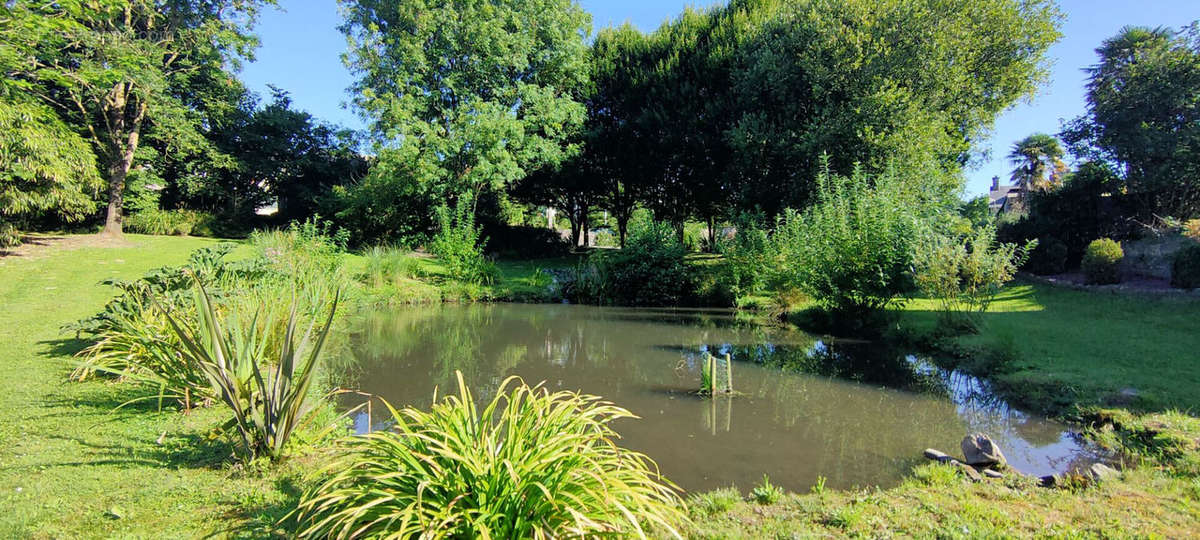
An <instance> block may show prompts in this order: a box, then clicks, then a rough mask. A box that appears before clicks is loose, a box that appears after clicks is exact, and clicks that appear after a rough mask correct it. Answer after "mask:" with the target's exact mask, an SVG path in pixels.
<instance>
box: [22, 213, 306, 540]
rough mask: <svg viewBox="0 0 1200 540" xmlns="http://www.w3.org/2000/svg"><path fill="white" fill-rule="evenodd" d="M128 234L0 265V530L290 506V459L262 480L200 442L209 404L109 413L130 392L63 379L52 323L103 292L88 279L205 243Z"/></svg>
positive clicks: (186, 518)
mask: <svg viewBox="0 0 1200 540" xmlns="http://www.w3.org/2000/svg"><path fill="white" fill-rule="evenodd" d="M129 242H130V244H131V246H130V247H127V248H102V247H82V248H79V249H69V250H68V249H61V248H56V247H53V246H51V247H47V248H44V249H42V250H39V251H36V252H34V253H32V254H30V255H27V256H23V257H6V258H5V259H4V264H3V266H0V304H3V305H4V309H3V311H2V312H0V343H3V344H4V347H3V348H0V377H3V380H5V381H6V385H5V391H4V392H0V508H3V509H4V511H2V512H0V537H4V538H91V537H113V536H117V537H131V538H133V537H142V538H151V537H155V538H164V537H194V536H198V535H203V534H206V533H209V532H216V531H220V530H221V529H223V528H227V527H230V526H235V525H244V524H246V523H248V522H254V521H256V520H260V521H264V522H270V521H271V519H267V518H269V516H271V515H275V514H278V513H279V509H278V508H277V506H279V505H281V504H283V505H286V504H287V503H286V502H285V501H288V500H290V499H289V497H290V495H288V493H287V490H286V489H283V488H286V486H287V485H288V482H289V481H290V480H288V479H289V478H290V477H292V476H294V474H295V469H293V468H292V466H287V467H284V468H281V469H279V470H276V471H272V472H271V473H269V474H262V473H257V472H252V471H251V472H248V471H242V470H237V469H234V468H231V467H230V466H228V465H226V464H227V463H228V462H229V460H228V459H227V458H228V456H229V455H230V453H231V452H232V447H231V446H230V445H229V444H228V443H226V442H224V441H223V440H210V439H209V438H208V436H207V435H208V432H209V430H210V429H211V428H212V427H213V426H214V425H216V424H218V423H219V422H220V421H221V420H223V414H222V412H221V411H220V410H218V409H215V408H214V409H207V410H196V411H193V412H192V413H190V414H181V413H179V412H176V411H170V410H167V411H162V412H159V411H157V410H155V409H154V406H153V405H152V403H151V402H147V403H146V404H145V405H141V406H135V407H131V408H124V409H120V410H114V409H115V408H116V407H117V406H118V405H120V404H121V403H124V402H125V401H128V400H129V399H130V398H132V397H136V396H134V395H131V394H130V392H131V391H133V390H131V388H130V387H128V386H122V385H116V384H112V383H108V382H104V381H93V382H87V383H68V382H67V381H66V380H65V379H66V374H67V372H68V371H69V368H70V364H69V361H68V359H69V357H70V355H71V354H73V353H74V352H76V351H78V350H79V349H81V348H82V347H83V346H84V343H83V342H81V341H78V340H75V339H72V338H71V336H63V335H61V334H60V332H59V327H60V326H61V325H62V324H64V323H67V322H71V321H74V320H77V319H79V318H82V317H84V316H87V315H91V314H93V313H95V312H96V310H98V309H99V308H100V307H101V306H102V305H103V304H104V302H105V301H106V300H107V299H108V298H109V297H110V296H111V295H112V293H113V291H112V289H111V288H109V287H106V286H103V285H100V284H99V281H100V280H102V279H105V278H122V279H132V278H136V277H140V276H141V275H142V274H143V273H145V272H146V271H147V270H148V269H150V268H154V267H158V266H163V265H170V264H181V263H183V262H185V261H186V259H187V255H188V254H189V253H190V252H191V251H192V250H194V249H197V248H199V247H203V246H208V245H212V244H214V243H215V241H213V240H206V239H197V238H172V237H148V236H136V235H130V236H129ZM160 441H161V443H160ZM293 466H294V465H293ZM264 516H266V517H264ZM260 518H262V519H260Z"/></svg>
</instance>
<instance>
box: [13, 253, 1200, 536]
mask: <svg viewBox="0 0 1200 540" xmlns="http://www.w3.org/2000/svg"><path fill="white" fill-rule="evenodd" d="M89 238H91V237H68V238H67V239H66V240H64V241H61V242H57V243H54V242H48V243H51V244H52V245H49V246H44V247H37V248H36V249H31V250H24V251H23V252H22V253H21V254H20V255H18V256H9V257H3V258H0V303H3V306H4V309H3V311H2V312H0V343H3V344H4V345H5V347H4V348H3V350H0V375H2V376H3V377H4V379H3V380H5V381H6V383H7V388H6V391H5V392H3V393H0V508H3V511H0V537H3V538H30V537H32V538H58V537H69V538H75V537H122V538H163V537H167V538H174V537H197V536H205V535H209V534H215V535H216V536H227V535H231V536H244V537H261V536H269V535H270V533H271V532H272V531H270V530H269V525H270V524H271V523H273V522H274V521H275V519H276V518H278V517H279V516H280V515H282V514H283V513H284V512H286V509H287V508H288V507H289V506H290V505H291V504H294V502H295V499H296V497H297V495H298V490H299V489H300V488H301V487H302V486H303V479H302V478H303V474H304V471H307V470H310V469H311V468H312V465H313V463H312V462H313V461H314V460H315V458H314V457H313V456H308V457H301V458H297V459H292V460H290V461H288V462H285V463H284V464H283V465H280V466H277V467H274V468H264V469H261V470H260V469H256V468H251V469H250V470H247V469H243V468H241V467H237V466H231V465H229V459H228V457H229V455H230V452H231V446H230V445H229V444H228V443H226V442H222V441H220V440H215V441H214V440H210V439H209V438H208V437H207V434H208V433H209V430H210V429H211V428H212V427H213V426H214V425H216V424H217V423H219V422H220V421H221V420H222V419H223V414H222V412H223V411H222V409H221V408H220V407H213V408H209V409H204V410H197V411H193V412H191V413H188V414H183V413H180V412H178V411H164V412H158V411H155V410H154V409H153V407H152V406H151V405H144V406H135V407H128V408H124V409H120V410H114V408H115V407H116V406H117V405H118V404H120V403H122V402H124V401H126V400H128V399H129V398H131V397H135V395H134V394H131V392H133V390H130V388H129V386H126V385H120V384H114V383H109V382H88V383H69V382H66V381H65V376H66V373H67V371H68V370H69V365H70V364H69V358H70V355H71V354H73V353H74V352H75V351H77V350H79V349H80V348H81V347H82V346H83V345H84V344H83V343H82V342H80V341H77V340H74V339H71V338H70V336H63V335H61V334H60V332H59V327H60V326H61V325H62V324H64V323H67V322H71V321H74V320H77V319H79V318H81V317H84V316H87V315H90V314H93V313H95V312H96V311H97V310H98V309H99V308H100V307H101V306H102V305H103V303H104V302H105V301H106V300H107V299H108V298H109V297H110V295H111V293H112V291H111V289H109V288H108V287H105V286H102V285H99V284H98V282H99V281H100V280H102V279H106V278H114V277H115V278H126V279H130V278H135V277H138V276H141V275H142V274H143V273H144V272H146V271H147V270H149V269H151V268H154V267H158V266H164V265H177V264H180V263H183V262H184V261H185V260H186V258H187V256H188V254H189V253H190V252H191V251H192V250H194V249H196V248H199V247H203V246H207V245H212V244H213V243H215V241H213V240H206V239H197V238H176V237H146V236H133V235H131V236H129V239H128V245H125V246H111V245H109V246H99V245H92V244H93V242H91V241H90V240H89ZM242 249H248V248H242ZM358 259H359V258H358V257H357V256H349V263H350V264H351V266H352V267H353V265H360V267H361V263H360V262H359V261H358ZM571 263H572V261H570V260H551V261H535V262H524V263H514V262H506V263H501V264H500V269H499V270H500V276H499V278H498V279H497V280H496V282H495V283H494V284H492V285H491V286H490V287H487V288H486V289H485V291H487V293H488V295H490V296H492V297H498V298H503V297H510V298H511V297H519V295H520V294H530V295H534V294H536V293H537V291H538V290H539V288H540V286H541V282H540V281H539V278H536V277H535V276H534V274H535V270H536V269H538V268H543V269H545V268H554V267H557V266H563V265H568V264H571ZM419 264H421V265H423V266H425V267H426V268H424V270H427V272H425V271H423V272H422V274H423V277H422V278H419V279H414V280H413V282H414V285H413V286H414V287H417V286H418V285H419V286H421V287H426V288H427V289H426V291H427V292H428V291H430V290H432V291H435V292H437V295H438V297H439V298H441V297H445V296H447V295H448V293H446V292H444V291H443V289H445V287H444V286H443V285H444V283H443V282H441V281H439V279H438V276H439V269H438V265H437V261H435V260H432V259H422V260H421V261H420V262H419ZM431 294H432V293H431ZM506 295H507V296H506ZM934 308H935V306H934V305H933V304H932V303H929V302H923V301H915V302H912V303H910V304H909V305H908V306H907V310H908V312H909V313H908V315H907V316H908V319H907V320H908V321H909V323H907V324H911V325H913V326H920V325H932V324H933V321H934V317H935V312H934V311H933V310H934ZM994 308H995V309H994V310H993V312H992V313H989V314H988V315H987V316H986V317H987V321H986V325H987V326H986V328H987V330H986V332H985V333H984V334H983V335H981V336H974V337H970V338H963V341H964V342H967V344H971V343H973V342H979V343H983V344H987V345H989V346H990V345H992V344H991V343H989V342H988V340H993V341H995V340H1000V341H1006V342H1011V343H1012V347H1015V348H1016V349H1017V350H1018V352H1020V355H1019V356H1020V358H1021V359H1020V360H1019V362H1018V367H1019V369H1017V370H1016V371H1013V372H1012V373H1008V374H1005V375H1003V376H1002V377H1003V378H1004V379H1005V380H1009V379H1011V380H1014V381H1021V380H1034V381H1043V380H1045V381H1055V383H1056V384H1057V383H1062V384H1067V385H1072V386H1073V387H1075V388H1076V390H1077V391H1078V395H1079V396H1082V397H1087V396H1093V397H1096V398H1097V400H1099V399H1100V398H1101V397H1103V396H1105V395H1106V394H1107V393H1109V392H1113V391H1117V390H1120V389H1122V388H1125V387H1132V388H1136V389H1137V391H1138V400H1137V403H1136V405H1139V406H1141V407H1142V408H1146V409H1157V408H1165V407H1179V408H1195V407H1196V406H1197V405H1200V402H1197V401H1196V400H1198V399H1200V397H1198V396H1200V392H1197V390H1198V389H1200V388H1198V386H1200V385H1198V384H1197V373H1198V370H1197V367H1196V366H1195V364H1196V358H1197V355H1196V354H1195V351H1197V350H1200V342H1197V336H1196V334H1195V332H1194V331H1193V327H1194V322H1195V321H1197V320H1200V319H1198V317H1197V316H1198V315H1200V307H1198V306H1197V304H1196V303H1195V301H1192V302H1184V301H1178V300H1170V299H1142V298H1137V297H1126V296H1111V295H1108V294H1093V293H1083V292H1077V291H1068V290H1058V289H1051V288H1046V287H1042V286H1034V285H1018V286H1015V287H1013V288H1011V289H1010V290H1009V292H1008V293H1006V295H1005V297H1004V298H1002V299H1001V300H1000V301H999V302H997V303H996V304H995V306H994ZM1006 333H1007V334H1010V335H1011V336H1012V339H1011V340H1006V339H1005V338H997V337H996V336H1003V335H1005V334H1006ZM1122 414H1124V413H1122ZM1126 416H1127V415H1126ZM1122 418H1125V417H1122ZM1121 422H1122V423H1123V424H1129V425H1132V424H1137V425H1138V426H1140V427H1139V428H1138V431H1136V432H1130V431H1129V430H1130V429H1132V428H1129V427H1128V425H1127V426H1125V427H1122V428H1118V429H1115V430H1108V431H1103V432H1101V433H1099V434H1098V436H1099V437H1100V438H1101V439H1102V440H1106V441H1109V442H1110V443H1112V442H1114V441H1115V442H1119V441H1126V440H1133V441H1137V444H1138V445H1142V446H1138V448H1142V449H1143V450H1145V452H1144V453H1143V454H1141V455H1143V456H1145V457H1146V458H1147V459H1148V460H1149V461H1147V462H1146V465H1145V466H1141V467H1136V468H1132V469H1130V470H1128V471H1126V472H1125V473H1124V475H1123V478H1122V479H1120V480H1116V481H1112V482H1108V483H1104V484H1102V485H1100V486H1098V487H1091V488H1088V489H1084V490H1082V491H1079V492H1078V493H1074V492H1070V491H1064V490H1050V489H1044V488H1038V487H1034V486H1032V484H1030V483H1029V482H1028V481H1024V480H1020V479H1017V478H1010V479H1008V480H1005V481H1003V482H993V483H987V484H971V483H969V482H967V481H965V480H963V479H961V478H960V477H958V476H957V474H955V473H954V472H953V471H952V470H950V469H949V468H947V467H944V466H936V465H929V466H924V467H921V468H919V469H917V470H916V471H915V472H914V476H913V478H912V479H911V480H909V481H908V482H906V483H905V484H904V485H902V486H900V487H898V488H895V489H891V490H886V491H880V490H866V491H852V492H833V491H830V492H827V493H815V494H804V495H788V496H786V497H784V498H783V500H782V501H780V502H777V503H775V504H772V505H759V504H756V503H753V502H747V501H745V500H744V499H742V495H746V493H745V492H743V493H741V494H736V495H731V494H730V493H729V492H714V493H709V494H702V495H700V496H698V497H696V498H694V499H693V501H692V503H691V512H692V515H693V517H694V519H695V525H694V526H693V527H692V528H690V529H688V530H687V533H688V535H689V536H694V537H711V538H763V537H791V536H797V535H798V536H830V535H832V536H841V535H864V536H890V535H900V536H905V535H912V536H943V537H972V536H987V535H995V536H1005V535H1047V536H1060V535H1067V536H1072V535H1075V536H1081V535H1082V536H1128V535H1154V534H1157V535H1162V536H1166V537H1185V536H1189V535H1192V534H1194V533H1195V531H1197V530H1200V503H1198V502H1197V501H1198V499H1200V480H1198V479H1197V478H1198V476H1197V475H1198V474H1200V473H1198V470H1200V458H1197V456H1200V450H1197V448H1196V446H1197V445H1200V421H1197V420H1196V419H1195V418H1193V417H1190V416H1187V415H1180V414H1176V415H1166V416H1154V417H1147V418H1146V419H1138V420H1129V419H1128V418H1125V419H1123V420H1121ZM1130 433H1132V434H1130ZM1143 446H1144V448H1143ZM1164 449H1165V450H1164ZM1178 463H1182V464H1183V465H1178ZM749 487H750V486H743V488H749Z"/></svg>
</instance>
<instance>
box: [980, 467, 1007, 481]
mask: <svg viewBox="0 0 1200 540" xmlns="http://www.w3.org/2000/svg"><path fill="white" fill-rule="evenodd" d="M983 475H984V476H986V477H988V478H992V479H1000V478H1004V473H1002V472H1000V471H993V470H992V469H984V470H983Z"/></svg>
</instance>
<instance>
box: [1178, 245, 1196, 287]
mask: <svg viewBox="0 0 1200 540" xmlns="http://www.w3.org/2000/svg"><path fill="white" fill-rule="evenodd" d="M1171 286H1172V287H1178V288H1180V289H1195V288H1197V287H1200V244H1192V245H1190V246H1187V247H1185V248H1183V249H1181V250H1179V252H1178V253H1176V254H1175V260H1174V261H1173V262H1172V263H1171Z"/></svg>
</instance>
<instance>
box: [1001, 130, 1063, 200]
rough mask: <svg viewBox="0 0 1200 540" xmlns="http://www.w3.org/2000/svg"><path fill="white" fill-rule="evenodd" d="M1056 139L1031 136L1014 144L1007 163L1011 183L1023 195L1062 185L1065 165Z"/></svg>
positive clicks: (1042, 135) (1039, 134)
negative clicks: (1010, 171) (1011, 166)
mask: <svg viewBox="0 0 1200 540" xmlns="http://www.w3.org/2000/svg"><path fill="white" fill-rule="evenodd" d="M1062 158H1063V149H1062V145H1061V144H1059V142H1058V139H1055V138H1054V137H1052V136H1050V135H1046V134H1045V133H1034V134H1033V135H1030V136H1028V137H1025V138H1024V139H1021V140H1019V141H1017V142H1015V143H1013V147H1012V150H1011V151H1010V152H1009V153H1008V160H1009V162H1010V163H1012V165H1013V167H1014V168H1013V172H1012V180H1013V182H1015V183H1016V184H1017V186H1018V187H1019V188H1020V191H1021V193H1022V194H1028V193H1030V192H1032V191H1035V190H1037V191H1046V190H1048V189H1050V188H1051V187H1053V186H1054V185H1057V184H1060V183H1061V182H1062V176H1063V173H1065V172H1066V165H1065V164H1064V163H1063V160H1062Z"/></svg>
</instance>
